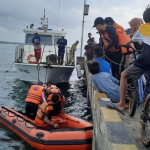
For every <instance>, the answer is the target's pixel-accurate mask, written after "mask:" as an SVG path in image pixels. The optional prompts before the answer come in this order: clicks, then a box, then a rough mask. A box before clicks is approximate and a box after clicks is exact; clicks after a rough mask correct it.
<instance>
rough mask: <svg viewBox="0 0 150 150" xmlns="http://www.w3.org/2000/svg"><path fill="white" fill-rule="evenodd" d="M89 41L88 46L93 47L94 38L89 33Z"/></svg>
mask: <svg viewBox="0 0 150 150" xmlns="http://www.w3.org/2000/svg"><path fill="white" fill-rule="evenodd" d="M88 38H89V39H88V40H87V44H88V45H93V44H94V39H93V38H92V34H91V33H88Z"/></svg>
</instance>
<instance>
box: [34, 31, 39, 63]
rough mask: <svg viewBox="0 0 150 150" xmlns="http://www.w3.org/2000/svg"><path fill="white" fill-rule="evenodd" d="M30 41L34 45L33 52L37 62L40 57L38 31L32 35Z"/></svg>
mask: <svg viewBox="0 0 150 150" xmlns="http://www.w3.org/2000/svg"><path fill="white" fill-rule="evenodd" d="M32 43H33V46H34V53H35V58H36V61H37V63H38V62H39V60H40V59H41V38H40V37H39V35H38V33H35V34H34V37H33V39H32Z"/></svg>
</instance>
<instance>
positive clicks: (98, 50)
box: [93, 46, 111, 74]
mask: <svg viewBox="0 0 150 150" xmlns="http://www.w3.org/2000/svg"><path fill="white" fill-rule="evenodd" d="M103 55H104V51H103V49H102V47H101V46H96V47H95V48H94V50H93V57H94V58H93V61H97V62H98V63H99V65H100V72H107V73H109V74H111V67H110V64H109V63H108V62H107V61H106V60H104V59H103Z"/></svg>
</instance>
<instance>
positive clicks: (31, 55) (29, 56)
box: [27, 54, 37, 64]
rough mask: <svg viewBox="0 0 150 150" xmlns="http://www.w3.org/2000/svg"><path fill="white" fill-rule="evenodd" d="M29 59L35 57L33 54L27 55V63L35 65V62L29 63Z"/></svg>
mask: <svg viewBox="0 0 150 150" xmlns="http://www.w3.org/2000/svg"><path fill="white" fill-rule="evenodd" d="M31 57H35V56H34V55H33V54H29V55H28V57H27V61H28V62H29V63H30V64H37V62H36V61H31V60H30V58H31Z"/></svg>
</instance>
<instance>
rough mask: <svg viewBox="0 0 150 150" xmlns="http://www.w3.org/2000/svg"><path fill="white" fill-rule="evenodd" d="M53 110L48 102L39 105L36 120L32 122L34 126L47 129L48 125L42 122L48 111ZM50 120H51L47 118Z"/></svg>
mask: <svg viewBox="0 0 150 150" xmlns="http://www.w3.org/2000/svg"><path fill="white" fill-rule="evenodd" d="M50 110H53V105H52V104H51V102H50V101H45V102H43V103H42V104H41V105H39V109H38V111H37V115H36V118H35V120H34V122H35V123H36V125H38V126H41V127H48V126H49V125H48V124H46V123H45V122H44V118H45V115H46V114H47V113H48V111H50ZM49 119H50V120H51V118H49Z"/></svg>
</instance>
